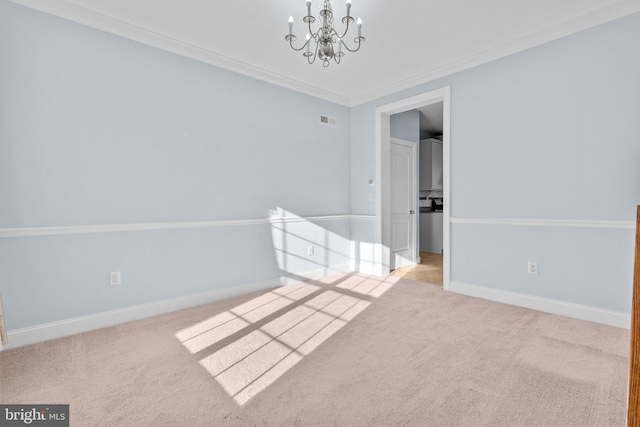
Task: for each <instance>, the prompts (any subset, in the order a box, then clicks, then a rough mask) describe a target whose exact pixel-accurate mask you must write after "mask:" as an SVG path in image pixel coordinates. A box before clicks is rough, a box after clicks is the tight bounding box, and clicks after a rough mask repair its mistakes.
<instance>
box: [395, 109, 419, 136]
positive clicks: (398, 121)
mask: <svg viewBox="0 0 640 427" xmlns="http://www.w3.org/2000/svg"><path fill="white" fill-rule="evenodd" d="M389 125H390V128H391V129H390V130H391V136H392V137H393V138H400V139H404V140H405V141H412V142H420V112H419V111H418V110H409V111H405V112H404V113H398V114H393V115H392V116H391V117H390V118H389Z"/></svg>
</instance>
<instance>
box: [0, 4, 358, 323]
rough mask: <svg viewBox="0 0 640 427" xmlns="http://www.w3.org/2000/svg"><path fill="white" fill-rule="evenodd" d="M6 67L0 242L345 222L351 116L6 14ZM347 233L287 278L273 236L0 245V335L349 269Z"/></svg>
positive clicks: (1, 79) (48, 19)
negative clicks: (87, 228) (107, 228)
mask: <svg viewBox="0 0 640 427" xmlns="http://www.w3.org/2000/svg"><path fill="white" fill-rule="evenodd" d="M0 58H1V59H0V201H1V202H0V228H1V229H14V228H20V227H45V226H77V225H94V224H127V223H148V222H172V221H201V220H222V219H224V220H227V219H229V220H235V219H246V218H269V216H270V214H271V211H272V210H276V209H278V208H281V209H283V210H286V211H288V212H290V213H292V214H295V215H302V216H314V215H336V214H338V215H341V214H348V213H349V211H350V145H349V139H350V127H349V116H350V111H349V109H348V108H346V107H343V106H339V105H336V104H333V103H330V102H326V101H322V100H319V99H317V98H314V97H310V96H306V95H303V94H300V93H297V92H294V91H291V90H286V89H283V88H280V87H277V86H274V85H270V84H267V83H263V82H260V81H257V80H255V79H251V78H248V77H244V76H241V75H239V74H235V73H232V72H228V71H225V70H222V69H218V68H215V67H211V66H208V65H205V64H202V63H198V62H196V61H192V60H189V59H185V58H183V57H180V56H177V55H173V54H171V53H167V52H164V51H161V50H158V49H154V48H151V47H148V46H144V45H141V44H138V43H135V42H132V41H129V40H126V39H123V38H120V37H117V36H113V35H110V34H107V33H104V32H101V31H97V30H94V29H90V28H87V27H85V26H82V25H78V24H75V23H72V22H69V21H66V20H63V19H59V18H56V17H52V16H49V15H46V14H42V13H39V12H36V11H33V10H30V9H26V8H23V7H20V6H17V5H15V4H13V3H9V2H7V1H6V0H0ZM320 113H324V114H328V115H330V116H332V117H336V118H337V123H338V124H337V126H336V127H328V126H322V125H320V124H319V115H320ZM318 227H320V228H321V229H323V230H326V233H321V232H319V231H318ZM349 227H350V226H349V220H348V217H347V219H345V218H341V219H336V220H335V221H320V222H318V223H317V224H315V225H314V224H311V223H309V226H308V230H299V229H297V230H296V233H298V234H300V235H304V236H307V237H309V236H311V238H315V236H317V237H318V239H319V240H318V242H311V243H314V244H316V245H317V249H316V257H315V258H313V259H307V258H306V256H307V254H306V245H305V246H304V247H302V246H300V245H298V246H300V247H296V249H295V251H297V252H295V253H290V254H288V256H289V257H290V258H291V259H292V260H293V261H290V262H289V263H287V264H286V266H282V265H280V263H279V259H278V256H280V255H281V254H279V252H278V249H276V248H275V247H274V233H275V234H278V233H280V231H274V229H273V227H272V226H271V225H269V224H260V225H246V226H241V225H238V226H232V227H214V228H205V229H187V230H165V231H138V232H125V233H110V234H82V235H72V236H47V237H25V238H5V239H0V293H1V294H2V297H3V300H4V308H5V315H6V320H7V325H8V329H9V330H10V331H11V330H14V329H17V328H25V327H30V326H34V325H39V324H42V323H46V322H54V321H60V320H65V319H68V318H72V317H76V316H84V315H90V314H94V313H100V312H104V311H107V310H114V309H119V308H123V307H129V306H133V305H136V304H144V303H149V302H154V301H159V300H163V299H167V298H176V297H181V296H185V295H193V294H196V293H199V292H205V291H210V290H214V289H222V288H227V287H232V286H236V285H239V284H245V283H250V282H254V281H260V280H265V279H270V278H274V277H278V276H280V275H282V274H296V273H299V272H300V271H302V270H305V269H309V268H316V267H324V266H325V264H326V263H331V264H336V263H338V264H339V263H344V262H348V261H349V245H348V244H347V243H344V241H343V240H348V238H349V233H350V231H349ZM327 236H330V237H331V238H332V239H334V240H339V243H337V244H336V245H337V248H338V249H339V250H336V251H329V250H328V249H327V250H325V248H324V247H323V245H324V244H326V242H328V241H329V240H328V237H327ZM338 237H339V238H341V239H343V240H340V239H339V238H338ZM291 248H292V246H291V245H289V246H288V249H287V250H290V251H292V249H291ZM303 250H304V253H298V252H302V251H303ZM328 253H332V254H335V253H338V254H339V255H338V256H334V255H331V257H330V256H329V255H327V254H328ZM345 253H346V254H347V255H346V259H345V256H344V254H345ZM296 260H298V261H296ZM283 268H284V269H283ZM285 269H286V270H285ZM110 271H121V272H122V280H123V284H122V285H121V286H119V287H109V286H108V275H109V272H110Z"/></svg>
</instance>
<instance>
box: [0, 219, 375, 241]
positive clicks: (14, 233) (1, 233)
mask: <svg viewBox="0 0 640 427" xmlns="http://www.w3.org/2000/svg"><path fill="white" fill-rule="evenodd" d="M341 219H370V217H369V216H365V215H316V216H305V217H297V216H295V217H291V216H287V217H273V218H249V219H222V220H210V221H172V222H142V223H131V224H97V225H70V226H54V227H24V228H0V239H10V238H15V237H41V236H59V235H67V234H94V233H121V232H130V231H149V230H175V229H182V228H211V227H231V226H238V225H255V224H274V223H285V222H286V223H289V222H306V221H335V220H341Z"/></svg>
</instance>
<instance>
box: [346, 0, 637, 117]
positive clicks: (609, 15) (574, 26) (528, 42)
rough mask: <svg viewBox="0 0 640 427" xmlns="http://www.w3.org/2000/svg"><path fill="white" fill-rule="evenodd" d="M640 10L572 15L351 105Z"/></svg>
mask: <svg viewBox="0 0 640 427" xmlns="http://www.w3.org/2000/svg"><path fill="white" fill-rule="evenodd" d="M637 12H640V2H639V1H637V0H621V1H619V2H616V3H613V4H611V5H609V6H606V7H603V8H601V9H598V10H595V11H592V12H590V13H587V14H584V15H581V16H579V17H576V18H574V19H570V20H568V21H565V22H563V23H560V24H558V25H555V26H552V27H549V28H546V29H544V30H541V31H538V32H536V33H532V34H529V35H527V36H525V37H521V38H519V39H516V40H513V41H510V42H507V43H504V44H502V45H500V46H497V47H495V48H493V49H489V50H486V51H484V52H480V53H477V54H473V55H470V56H467V57H466V58H462V59H460V60H458V61H454V62H451V63H449V64H447V65H444V66H442V67H439V68H435V69H433V70H430V71H427V72H425V73H421V74H418V75H415V76H413V77H409V78H407V79H404V80H402V81H398V82H394V83H392V84H389V85H386V86H381V87H377V88H375V89H373V90H371V91H369V92H367V93H364V94H362V95H359V96H355V97H352V98H351V102H350V104H349V106H350V107H355V106H357V105H360V104H364V103H367V102H370V101H374V100H376V99H380V98H382V97H385V96H388V95H392V94H394V93H397V92H400V91H403V90H406V89H410V88H412V87H414V86H418V85H421V84H424V83H428V82H430V81H433V80H436V79H439V78H442V77H446V76H448V75H451V74H453V73H457V72H460V71H464V70H466V69H469V68H473V67H476V66H478V65H482V64H485V63H487V62H491V61H494V60H496V59H500V58H502V57H505V56H508V55H512V54H514V53H517V52H520V51H523V50H526V49H529V48H532V47H535V46H539V45H541V44H544V43H548V42H550V41H553V40H557V39H560V38H562V37H565V36H569V35H571V34H575V33H577V32H580V31H583V30H586V29H589V28H592V27H595V26H598V25H601V24H605V23H607V22H610V21H613V20H615V19H618V18H622V17H625V16H628V15H631V14H633V13H637Z"/></svg>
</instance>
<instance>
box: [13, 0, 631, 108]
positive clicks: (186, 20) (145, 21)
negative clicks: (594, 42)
mask: <svg viewBox="0 0 640 427" xmlns="http://www.w3.org/2000/svg"><path fill="white" fill-rule="evenodd" d="M12 1H14V2H15V3H19V4H22V5H25V6H29V7H33V8H35V9H38V10H42V11H44V12H48V13H51V14H54V15H58V16H62V17H64V18H67V19H70V20H73V21H76V22H80V23H83V24H86V25H89V26H92V27H95V28H99V29H102V30H105V31H109V32H111V33H115V34H118V35H121V36H124V37H127V38H130V39H133V40H137V41H140V42H143V43H146V44H149V45H152V46H156V47H160V48H163V49H166V50H169V51H172V52H175V53H179V54H181V55H185V56H188V57H191V58H194V59H197V60H200V61H203V62H207V63H210V64H214V65H217V66H221V67H223V68H227V69H230V70H233V71H237V72H240V73H243V74H246V75H250V76H253V77H257V78H259V79H262V80H266V81H269V82H273V83H276V84H279V85H282V86H285V87H290V88H293V89H295V90H299V91H302V92H305V93H309V94H311V95H314V96H319V97H321V98H324V99H328V100H331V101H334V102H339V103H341V104H344V105H350V106H352V105H357V104H359V103H362V102H366V101H369V100H372V99H375V98H378V97H380V96H383V95H386V94H390V93H393V92H396V91H398V90H402V89H405V88H408V87H411V86H413V85H416V84H419V83H422V82H425V81H429V80H432V79H434V78H438V77H441V76H444V75H447V74H449V73H451V72H455V71H459V70H462V69H465V68H469V67H471V66H474V65H478V64H480V63H483V62H487V61H489V60H492V59H496V58H499V57H501V56H504V55H508V54H510V53H513V52H517V51H519V50H522V49H526V48H528V47H532V46H535V45H538V44H541V43H545V42H547V41H550V40H553V39H556V38H559V37H562V36H564V35H567V34H572V33H575V32H577V31H580V30H583V29H585V28H589V27H592V26H594V25H598V24H601V23H604V22H607V21H610V20H613V19H616V18H618V17H621V16H625V15H629V14H631V13H634V12H637V11H640V1H638V0H352V4H353V5H352V8H351V14H352V15H353V16H354V17H356V18H357V17H362V21H363V27H362V35H363V36H364V37H366V42H365V43H364V45H363V47H362V49H361V50H360V51H359V52H357V53H348V52H347V54H346V55H345V57H344V58H343V60H342V63H341V64H340V65H337V64H335V63H332V64H331V65H330V66H329V67H328V68H323V67H322V64H321V63H320V62H316V63H315V64H313V65H309V64H308V63H307V61H306V59H305V58H303V57H302V54H301V52H294V51H293V50H292V49H291V48H289V46H288V43H287V42H286V41H285V40H284V36H285V35H286V34H287V32H288V25H287V20H288V18H289V16H290V15H293V18H294V20H295V24H294V34H296V35H297V37H298V40H299V41H301V40H304V38H305V35H306V30H304V29H303V23H302V17H303V16H304V15H305V14H306V6H305V1H304V0H189V1H185V0H109V1H104V0H12ZM321 4H322V0H313V5H312V11H313V12H312V13H313V14H315V15H317V12H318V10H319V8H320V7H321ZM332 6H333V10H334V14H335V15H336V19H335V21H336V26H337V27H338V28H342V23H341V18H342V16H343V15H344V13H345V10H346V7H345V1H344V0H334V1H333V2H332ZM316 24H317V21H316ZM354 30H355V28H354ZM353 36H355V33H352V36H351V37H347V38H346V39H347V40H352V39H353Z"/></svg>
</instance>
